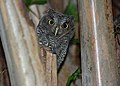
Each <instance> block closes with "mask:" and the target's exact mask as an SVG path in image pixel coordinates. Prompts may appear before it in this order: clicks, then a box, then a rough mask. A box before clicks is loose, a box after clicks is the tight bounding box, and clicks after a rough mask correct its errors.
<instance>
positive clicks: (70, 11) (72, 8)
mask: <svg viewBox="0 0 120 86" xmlns="http://www.w3.org/2000/svg"><path fill="white" fill-rule="evenodd" d="M64 14H66V15H73V16H74V18H75V21H78V19H79V16H78V11H77V7H76V5H75V3H73V2H72V0H69V2H68V5H67V7H66V9H65V11H64Z"/></svg>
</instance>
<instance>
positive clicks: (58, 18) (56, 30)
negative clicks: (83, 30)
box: [39, 9, 74, 37]
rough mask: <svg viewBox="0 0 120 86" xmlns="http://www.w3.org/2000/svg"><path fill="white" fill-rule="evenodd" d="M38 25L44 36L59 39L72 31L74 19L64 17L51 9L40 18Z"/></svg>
mask: <svg viewBox="0 0 120 86" xmlns="http://www.w3.org/2000/svg"><path fill="white" fill-rule="evenodd" d="M39 25H40V26H41V27H44V28H42V30H43V32H46V34H49V35H52V36H56V37H59V36H61V35H62V34H64V33H66V32H68V31H71V30H73V29H74V17H73V16H68V15H64V14H62V13H59V12H56V11H54V10H52V9H49V11H48V12H47V13H46V14H45V15H44V16H43V17H42V18H41V20H40V22H39Z"/></svg>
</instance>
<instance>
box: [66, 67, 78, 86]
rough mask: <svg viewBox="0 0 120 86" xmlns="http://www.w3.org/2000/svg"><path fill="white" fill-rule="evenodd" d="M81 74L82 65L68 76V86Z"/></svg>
mask: <svg viewBox="0 0 120 86" xmlns="http://www.w3.org/2000/svg"><path fill="white" fill-rule="evenodd" d="M79 74H80V67H79V68H78V69H77V70H76V71H75V72H74V73H73V74H72V75H71V76H69V77H68V80H67V83H66V86H70V84H71V82H72V81H74V80H76V78H77V77H78V75H79Z"/></svg>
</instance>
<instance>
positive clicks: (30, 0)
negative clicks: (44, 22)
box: [24, 0, 47, 7]
mask: <svg viewBox="0 0 120 86" xmlns="http://www.w3.org/2000/svg"><path fill="white" fill-rule="evenodd" d="M24 3H25V5H26V6H27V7H29V6H30V5H33V4H38V5H40V4H45V3H47V0H24Z"/></svg>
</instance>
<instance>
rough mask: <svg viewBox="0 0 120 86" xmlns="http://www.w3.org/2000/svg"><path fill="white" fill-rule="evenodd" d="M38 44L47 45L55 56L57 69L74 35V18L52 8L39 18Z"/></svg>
mask: <svg viewBox="0 0 120 86" xmlns="http://www.w3.org/2000/svg"><path fill="white" fill-rule="evenodd" d="M36 32H37V35H38V41H39V44H42V45H44V46H46V47H49V48H50V49H51V51H52V53H54V54H56V56H57V69H59V68H60V66H61V64H62V62H63V61H64V59H65V56H66V54H67V50H68V46H69V42H70V40H71V39H72V37H73V36H74V18H73V16H67V15H64V14H62V13H59V12H56V11H54V10H52V9H49V11H48V12H47V13H46V14H45V15H44V16H43V17H42V18H41V19H40V22H39V24H38V26H37V28H36Z"/></svg>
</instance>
